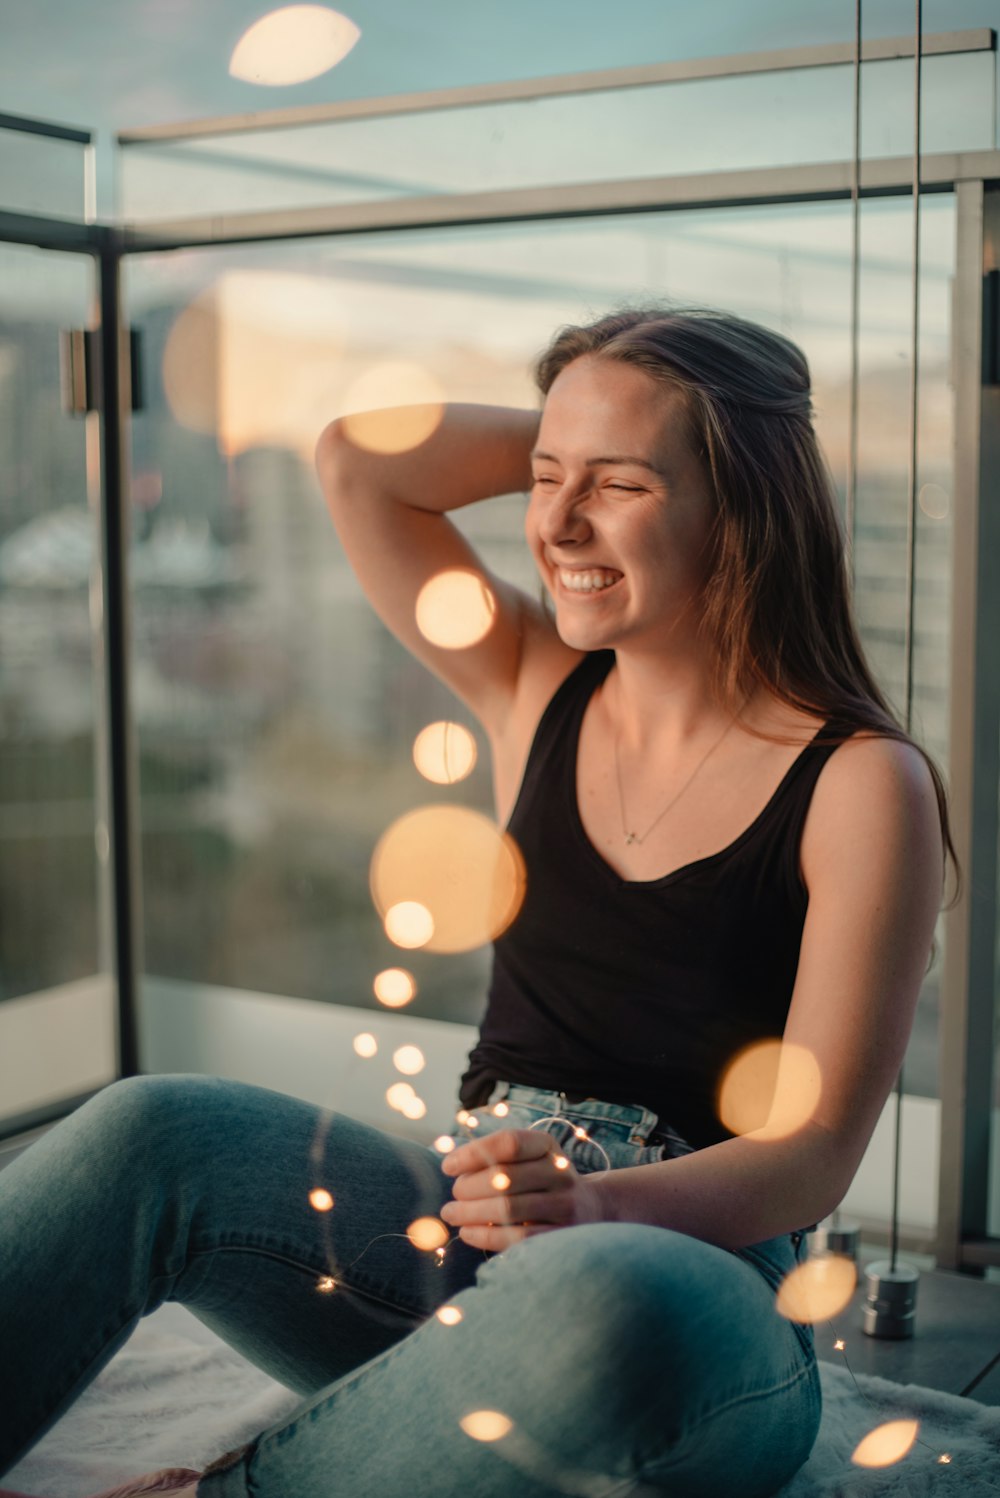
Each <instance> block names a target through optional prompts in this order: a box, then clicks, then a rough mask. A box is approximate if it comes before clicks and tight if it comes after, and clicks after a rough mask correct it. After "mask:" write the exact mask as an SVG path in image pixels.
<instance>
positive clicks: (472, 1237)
mask: <svg viewBox="0 0 1000 1498" xmlns="http://www.w3.org/2000/svg"><path fill="white" fill-rule="evenodd" d="M441 1169H442V1170H443V1171H444V1173H445V1174H446V1175H450V1176H454V1177H455V1178H456V1179H455V1184H454V1186H453V1187H452V1196H453V1198H454V1199H453V1200H452V1201H450V1202H448V1203H446V1205H445V1206H444V1207H443V1208H442V1209H441V1216H442V1218H443V1220H444V1221H445V1222H447V1223H449V1224H451V1225H452V1226H454V1227H457V1228H458V1230H459V1232H458V1236H459V1237H460V1238H461V1239H462V1241H463V1243H468V1244H470V1245H471V1246H472V1247H473V1248H481V1249H485V1250H486V1251H487V1252H489V1253H500V1252H502V1251H503V1249H505V1248H509V1247H510V1246H511V1244H513V1243H518V1242H520V1240H521V1239H522V1238H530V1237H533V1236H534V1235H535V1234H536V1233H551V1232H554V1231H555V1230H556V1229H557V1228H564V1227H572V1226H574V1225H575V1224H577V1223H582V1222H597V1221H599V1220H600V1217H601V1215H602V1214H601V1212H600V1210H599V1207H598V1202H597V1196H596V1192H595V1190H594V1181H593V1178H591V1177H588V1176H581V1175H580V1174H579V1173H578V1172H577V1171H576V1170H574V1168H573V1165H572V1163H571V1162H570V1160H569V1159H568V1158H567V1157H566V1155H564V1154H563V1152H562V1149H561V1148H560V1146H559V1145H558V1144H557V1142H556V1141H555V1139H553V1137H552V1135H551V1134H547V1133H545V1132H544V1131H543V1130H541V1129H500V1130H498V1131H497V1132H496V1133H494V1134H484V1135H483V1137H482V1138H481V1139H470V1140H469V1141H468V1143H467V1144H461V1145H459V1146H458V1148H457V1149H454V1150H453V1151H452V1152H451V1154H449V1155H446V1156H445V1158H444V1159H443V1160H442V1162H441Z"/></svg>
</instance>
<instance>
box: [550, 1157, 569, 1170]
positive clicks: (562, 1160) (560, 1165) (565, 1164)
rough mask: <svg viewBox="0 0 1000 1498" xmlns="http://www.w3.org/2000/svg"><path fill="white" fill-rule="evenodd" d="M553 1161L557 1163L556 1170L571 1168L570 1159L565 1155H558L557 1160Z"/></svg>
mask: <svg viewBox="0 0 1000 1498" xmlns="http://www.w3.org/2000/svg"><path fill="white" fill-rule="evenodd" d="M553 1163H554V1164H555V1167H556V1170H568V1169H569V1161H568V1160H567V1159H566V1156H565V1155H556V1157H555V1161H554V1162H553Z"/></svg>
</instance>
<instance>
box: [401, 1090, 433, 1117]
mask: <svg viewBox="0 0 1000 1498" xmlns="http://www.w3.org/2000/svg"><path fill="white" fill-rule="evenodd" d="M399 1111H400V1113H402V1115H403V1117H404V1118H412V1119H414V1120H416V1119H418V1118H426V1117H427V1104H426V1103H425V1102H424V1100H423V1098H422V1097H417V1096H415V1095H414V1096H413V1097H411V1098H410V1100H409V1102H406V1103H404V1104H403V1106H402V1107H401V1108H400V1110H399Z"/></svg>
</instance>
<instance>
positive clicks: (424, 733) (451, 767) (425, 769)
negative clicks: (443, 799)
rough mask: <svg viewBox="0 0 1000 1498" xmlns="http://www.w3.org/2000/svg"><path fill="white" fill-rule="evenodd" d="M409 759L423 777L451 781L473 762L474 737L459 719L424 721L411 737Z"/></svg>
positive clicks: (441, 782)
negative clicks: (415, 734) (412, 738)
mask: <svg viewBox="0 0 1000 1498" xmlns="http://www.w3.org/2000/svg"><path fill="white" fill-rule="evenodd" d="M413 763H414V764H415V765H416V767H417V769H418V770H419V771H420V773H421V775H422V776H423V777H424V779H425V780H430V781H433V783H434V784H435V785H454V784H455V783H456V782H457V781H459V780H464V779H465V777H466V775H468V774H470V773H471V771H472V769H473V768H474V766H475V763H476V741H475V739H474V738H473V737H472V734H471V733H470V732H469V730H468V729H467V728H463V727H462V725H461V723H448V722H440V723H428V725H427V727H426V728H422V729H421V730H420V732H419V733H418V734H417V737H416V738H415V739H414V741H413Z"/></svg>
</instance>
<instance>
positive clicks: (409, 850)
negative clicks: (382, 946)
mask: <svg viewBox="0 0 1000 1498" xmlns="http://www.w3.org/2000/svg"><path fill="white" fill-rule="evenodd" d="M524 887H525V872H524V860H523V858H522V857H521V853H520V850H519V848H518V847H517V844H516V843H515V842H514V840H513V838H512V837H511V836H510V834H509V833H506V832H501V831H500V829H499V828H498V827H497V826H496V824H495V823H494V822H492V821H490V819H489V818H488V817H485V816H483V815H482V813H481V812H478V811H472V810H470V808H468V807H464V806H423V807H418V808H417V810H416V811H411V812H407V813H406V814H405V815H404V816H402V817H400V818H399V819H398V821H396V822H394V823H393V824H392V826H391V827H389V828H388V830H387V831H386V832H385V833H384V834H383V836H382V837H381V838H380V839H379V842H378V844H377V846H376V848H375V852H374V854H373V855H372V862H371V891H372V898H373V900H374V902H375V908H376V909H377V911H378V912H379V915H380V916H381V917H382V919H383V921H384V922H385V929H386V933H387V934H388V936H389V938H390V940H392V941H396V942H397V944H399V945H403V944H405V943H402V942H400V941H399V936H398V934H394V933H398V928H399V924H400V923H399V921H398V918H397V917H398V912H399V910H400V909H401V907H405V908H406V909H409V908H410V907H412V906H414V905H416V906H419V907H420V909H422V910H423V911H424V912H425V913H426V920H425V921H424V925H423V926H422V927H421V930H420V933H419V934H420V935H421V936H423V940H421V941H420V942H419V943H416V942H414V943H413V944H414V945H418V944H419V945H420V946H424V947H426V948H427V950H428V951H430V952H469V951H472V950H473V949H474V948H475V947H482V946H485V945H486V944H487V943H488V942H491V941H493V940H494V939H495V938H496V937H497V936H499V935H500V933H501V932H502V931H505V930H506V929H507V927H508V926H509V925H510V923H511V921H513V919H514V917H515V916H516V915H517V912H518V910H519V909H520V907H521V902H522V900H523V898H524ZM428 924H429V925H430V928H431V930H430V934H429V935H426V936H424V931H425V930H426V927H427V925H428Z"/></svg>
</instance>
